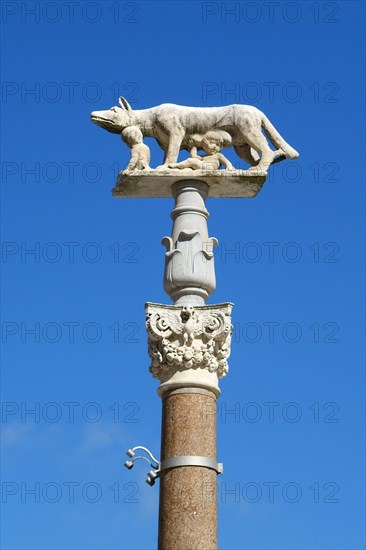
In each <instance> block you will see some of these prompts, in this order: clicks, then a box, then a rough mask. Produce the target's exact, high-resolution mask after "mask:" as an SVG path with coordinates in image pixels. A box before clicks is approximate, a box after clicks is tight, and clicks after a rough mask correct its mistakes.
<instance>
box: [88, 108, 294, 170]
mask: <svg viewBox="0 0 366 550" xmlns="http://www.w3.org/2000/svg"><path fill="white" fill-rule="evenodd" d="M91 120H92V122H94V123H95V124H97V125H98V126H101V127H102V128H105V129H106V130H108V131H109V132H112V133H117V134H121V133H122V132H123V131H124V130H125V129H126V128H129V127H131V126H132V127H135V128H137V129H139V130H140V131H141V133H142V135H143V136H149V137H153V138H155V139H156V140H157V142H158V143H159V145H160V146H161V147H162V149H164V153H165V154H164V163H163V164H164V166H169V165H171V164H176V163H177V162H178V155H179V151H180V150H181V149H187V150H189V151H190V153H191V156H192V157H195V156H196V153H197V149H203V150H204V151H205V152H206V153H207V154H208V155H218V154H219V151H221V149H223V148H225V147H230V146H231V145H232V146H233V147H234V149H235V151H236V153H237V155H238V156H239V157H240V158H241V159H243V160H245V161H246V162H248V163H249V164H250V165H251V166H258V168H260V169H263V170H267V169H268V167H269V166H270V164H271V163H272V162H274V161H275V160H282V159H285V158H289V159H295V158H297V157H298V156H299V153H298V152H297V151H296V150H295V149H294V148H293V147H291V146H290V145H289V144H288V143H287V142H286V141H285V140H284V139H283V137H282V136H281V135H280V134H279V132H278V131H277V130H276V128H275V127H274V126H273V124H272V123H271V122H270V121H269V119H268V118H267V117H266V115H265V114H264V113H262V112H261V111H260V110H259V109H257V108H256V107H252V106H250V105H237V104H236V105H227V106H224V107H185V106H182V105H174V104H171V103H165V104H163V105H159V106H157V107H152V108H150V109H140V110H133V109H132V107H131V105H130V104H129V103H128V101H127V100H126V99H125V98H123V97H120V98H119V107H117V106H115V107H112V108H111V109H109V110H107V111H94V112H92V113H91ZM262 130H263V131H264V133H265V135H266V136H267V138H268V140H269V142H270V143H271V144H272V146H273V147H274V149H272V148H271V147H270V146H269V144H268V141H267V139H266V137H265V136H264V134H263V133H262ZM212 134H214V135H212ZM213 141H215V142H216V145H217V144H218V145H219V148H218V149H217V150H216V151H215V152H214V151H212V149H210V150H209V151H207V150H206V149H207V147H205V142H206V146H207V144H208V143H209V142H210V143H211V145H212V142H213ZM129 145H130V146H131V144H129ZM132 145H134V146H137V145H141V141H136V140H135V141H134V142H133V144H132ZM145 152H146V150H145ZM144 155H145V153H143V156H144ZM221 156H223V155H221ZM196 158H197V157H196ZM224 164H226V163H225V162H224ZM226 167H228V165H227V166H226Z"/></svg>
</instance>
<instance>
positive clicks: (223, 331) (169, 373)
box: [145, 303, 233, 395]
mask: <svg viewBox="0 0 366 550" xmlns="http://www.w3.org/2000/svg"><path fill="white" fill-rule="evenodd" d="M145 307H146V329H147V332H148V337H149V355H150V358H151V366H150V371H151V373H152V374H153V376H154V378H157V379H159V380H160V382H161V386H160V389H159V393H160V394H161V393H163V392H164V391H167V390H168V389H169V390H170V389H173V388H176V387H180V388H182V387H201V388H204V389H207V390H209V391H213V392H214V393H215V394H216V395H218V394H219V393H220V392H219V388H218V378H223V377H224V376H226V374H227V373H228V370H229V367H228V363H227V359H228V357H229V355H230V343H231V332H232V325H231V310H232V307H233V304H231V303H224V304H216V305H207V306H177V305H174V306H167V305H164V304H152V303H147V304H146V306H145Z"/></svg>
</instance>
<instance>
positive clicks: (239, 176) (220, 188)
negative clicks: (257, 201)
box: [112, 169, 267, 199]
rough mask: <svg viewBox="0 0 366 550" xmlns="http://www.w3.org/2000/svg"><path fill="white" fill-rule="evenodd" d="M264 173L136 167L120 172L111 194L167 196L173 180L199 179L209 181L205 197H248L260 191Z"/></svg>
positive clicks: (170, 192) (120, 195)
mask: <svg viewBox="0 0 366 550" xmlns="http://www.w3.org/2000/svg"><path fill="white" fill-rule="evenodd" d="M266 177H267V172H265V171H259V170H258V171H257V172H255V171H254V170H215V171H213V172H204V171H202V170H186V169H185V170H173V169H170V170H161V171H160V170H152V171H148V170H139V171H136V172H133V173H129V174H124V173H122V172H121V173H120V174H119V176H118V179H117V182H116V185H115V187H114V189H113V191H112V194H113V196H114V197H120V198H157V199H158V198H169V197H172V196H173V193H172V185H173V184H175V183H177V182H184V181H187V182H188V181H192V182H193V181H199V182H203V183H206V184H207V185H208V195H207V196H208V197H211V198H244V199H250V198H253V197H255V196H256V195H257V194H258V193H259V191H260V190H261V188H262V186H263V184H264V182H265V181H266Z"/></svg>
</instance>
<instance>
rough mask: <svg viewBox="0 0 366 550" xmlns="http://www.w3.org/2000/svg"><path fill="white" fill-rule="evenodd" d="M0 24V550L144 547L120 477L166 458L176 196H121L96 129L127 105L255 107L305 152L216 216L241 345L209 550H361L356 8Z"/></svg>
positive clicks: (216, 206)
mask: <svg viewBox="0 0 366 550" xmlns="http://www.w3.org/2000/svg"><path fill="white" fill-rule="evenodd" d="M1 8H2V21H3V23H2V25H3V33H2V40H3V46H4V49H3V61H2V79H3V87H2V110H3V118H2V121H3V124H2V137H3V145H2V147H3V149H2V159H3V161H2V193H3V203H2V204H3V211H2V223H3V233H2V239H3V256H2V262H3V263H2V270H3V285H4V290H3V296H2V304H3V305H2V328H3V335H2V338H3V358H4V360H3V371H2V383H3V384H2V392H3V394H2V398H3V401H4V403H3V416H2V435H3V447H2V448H3V453H4V454H5V456H4V457H3V460H2V484H3V485H2V500H3V504H2V510H3V514H2V521H3V525H2V548H4V549H7V550H10V549H17V550H18V549H24V550H30V549H32V550H36V549H37V550H38V549H42V550H56V549H58V550H61V549H63V550H66V549H67V550H71V549H88V550H89V549H98V550H106V549H110V550H112V549H113V550H115V549H152V548H155V546H156V539H157V513H158V485H156V486H155V487H154V488H150V487H148V486H147V485H146V484H145V482H144V478H145V468H144V467H143V466H141V467H136V468H135V469H134V470H132V471H131V472H128V471H127V470H125V469H124V468H122V461H123V460H124V451H125V449H127V448H128V447H130V446H132V445H134V444H138V443H140V444H145V445H147V446H149V447H150V448H151V449H152V451H153V452H155V453H156V454H158V453H159V444H160V407H161V404H160V400H159V398H158V397H157V394H156V388H157V382H156V381H154V380H153V379H152V377H151V375H150V374H149V372H148V365H149V359H148V356H147V344H146V335H145V329H144V302H145V301H155V302H163V303H164V302H165V303H169V298H168V296H166V295H165V293H164V291H163V288H162V272H163V263H164V249H163V247H162V246H161V245H160V240H161V238H162V237H163V236H164V235H167V234H169V232H170V229H171V221H170V218H169V213H170V210H171V208H172V200H170V199H169V200H168V199H161V200H160V199H156V200H155V199H154V200H130V201H129V202H127V201H124V200H118V199H113V198H112V196H111V188H112V187H113V184H114V180H115V173H116V170H117V169H118V167H120V168H122V167H124V166H125V165H126V163H127V161H128V158H129V151H128V149H127V147H126V146H125V145H124V144H122V143H121V140H120V138H119V137H118V136H116V135H112V134H108V133H107V132H105V131H104V130H102V129H100V128H97V127H96V126H94V125H92V124H91V123H90V120H89V116H90V112H91V111H92V110H96V109H106V108H109V107H111V106H112V105H113V104H115V102H116V100H117V97H118V95H124V96H126V97H127V98H128V99H129V100H130V103H131V105H132V106H133V107H134V108H136V109H137V108H146V107H150V106H154V105H158V104H160V103H164V102H172V103H178V104H187V105H197V106H199V105H203V106H204V105H206V106H215V105H224V104H230V103H249V104H253V105H255V106H257V107H258V108H260V109H261V110H263V111H264V112H265V113H266V114H267V116H268V117H269V118H270V120H271V121H272V122H273V124H274V125H275V126H276V127H277V129H278V130H279V131H280V132H281V134H282V135H283V136H284V137H285V139H286V140H287V141H288V142H289V143H290V144H291V145H292V146H293V147H295V148H296V149H297V150H298V151H299V152H300V154H301V156H300V158H299V159H298V161H296V162H290V161H288V162H283V163H280V164H278V165H276V166H274V167H273V168H272V169H271V176H270V177H269V178H268V180H267V182H266V184H265V185H264V187H263V189H262V191H261V193H260V195H259V196H258V197H257V198H256V199H253V200H230V199H227V200H224V199H216V200H214V199H212V200H209V201H208V203H207V206H208V209H209V211H210V213H211V218H210V221H209V229H210V235H211V236H215V237H217V238H218V239H219V241H220V246H219V249H218V251H217V255H216V275H217V291H216V292H215V294H214V295H213V296H212V297H211V299H210V301H211V303H215V302H217V303H219V302H222V301H232V302H234V303H235V308H234V312H233V321H234V324H235V328H236V330H235V334H234V340H233V345H232V354H231V359H230V373H229V375H228V377H227V378H226V379H225V380H223V381H222V382H221V390H222V395H221V397H220V400H219V415H218V436H219V437H218V458H219V460H220V461H223V462H224V466H225V474H224V475H223V476H220V477H219V478H218V482H219V489H220V493H219V514H220V516H219V517H220V522H219V540H220V548H222V549H225V550H231V549H237V550H238V549H243V550H244V549H245V550H325V549H327V550H356V549H357V550H361V549H364V548H365V540H364V518H363V512H364V510H363V503H364V497H363V493H364V469H363V458H364V442H365V439H364V428H363V426H364V424H363V414H364V402H365V391H364V373H363V359H364V355H363V344H362V340H363V336H364V314H363V278H364V262H363V260H364V248H363V244H364V229H365V228H364V172H363V161H364V146H365V143H364V135H363V132H362V129H361V121H362V120H363V119H364V114H365V113H364V104H363V97H364V74H363V73H364V57H363V55H364V54H363V51H364V48H363V46H364V28H365V27H364V26H365V14H364V3H363V2H358V1H347V2H307V1H305V2H301V1H296V2H242V3H239V2H187V1H185V2H172V3H170V2H155V1H151V2H118V1H113V2H112V1H109V0H107V1H104V2H88V1H87V2H84V1H80V2H61V1H60V2H57V1H56V2H33V1H32V2H12V1H10V2H9V1H7V2H5V1H3V2H2V5H1ZM34 10H35V11H34ZM32 90H33V91H32ZM148 143H149V144H150V145H151V148H152V158H153V164H156V165H157V164H159V163H160V162H161V152H160V150H159V149H158V148H157V146H156V145H155V144H154V143H153V142H152V140H149V141H148ZM230 158H231V159H232V160H234V159H235V156H234V155H231V156H230ZM30 249H33V250H35V252H34V253H33V254H31V253H28V252H27V251H29V250H30ZM230 250H231V251H232V250H235V254H229V253H228V252H229V251H230ZM32 329H33V331H34V332H33V333H31V332H30V331H31V330H32ZM32 408H33V409H34V410H35V411H36V412H35V413H34V414H30V413H27V411H28V410H30V409H32ZM233 410H234V411H235V413H234V414H229V411H233ZM32 489H33V491H35V492H33V494H31V493H30V492H29V491H31V490H32ZM230 491H231V492H230Z"/></svg>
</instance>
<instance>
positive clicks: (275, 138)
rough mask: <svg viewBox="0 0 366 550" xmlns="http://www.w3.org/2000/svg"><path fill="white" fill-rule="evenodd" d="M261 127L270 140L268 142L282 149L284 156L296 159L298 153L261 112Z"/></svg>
mask: <svg viewBox="0 0 366 550" xmlns="http://www.w3.org/2000/svg"><path fill="white" fill-rule="evenodd" d="M262 127H263V130H264V132H265V134H266V136H267V137H268V139H269V140H270V142H271V143H272V144H273V145H274V146H275V147H277V149H282V151H283V152H284V154H285V157H286V158H289V159H297V158H298V157H299V156H300V154H299V153H298V152H297V151H296V149H294V148H293V147H291V145H289V144H288V143H287V142H286V141H285V140H284V139H283V137H282V136H280V134H279V133H278V132H277V130H276V128H275V127H274V126H273V124H272V123H271V122H270V121H269V119H268V118H267V117H266V115H265V114H263V113H262Z"/></svg>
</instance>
